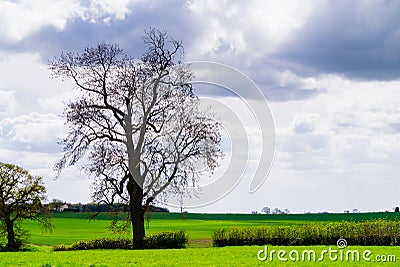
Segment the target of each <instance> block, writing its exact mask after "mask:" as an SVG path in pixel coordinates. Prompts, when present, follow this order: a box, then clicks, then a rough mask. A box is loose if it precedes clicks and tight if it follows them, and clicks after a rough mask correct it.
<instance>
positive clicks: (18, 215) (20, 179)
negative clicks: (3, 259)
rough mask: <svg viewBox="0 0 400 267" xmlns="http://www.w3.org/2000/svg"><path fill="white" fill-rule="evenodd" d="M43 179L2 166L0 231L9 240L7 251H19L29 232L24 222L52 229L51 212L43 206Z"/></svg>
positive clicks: (0, 175) (44, 190)
mask: <svg viewBox="0 0 400 267" xmlns="http://www.w3.org/2000/svg"><path fill="white" fill-rule="evenodd" d="M45 194H46V189H45V187H44V185H43V181H42V177H39V176H33V175H31V174H29V173H28V171H27V170H24V169H22V168H21V167H18V166H15V165H13V164H6V163H1V162H0V221H1V224H0V230H1V233H2V234H3V235H4V236H5V235H6V236H7V248H11V249H15V248H17V249H18V248H19V247H20V246H21V244H22V241H23V240H22V239H23V235H24V233H26V231H24V230H22V228H21V222H22V221H23V220H26V219H29V220H35V221H38V222H39V223H41V224H42V225H43V226H44V227H45V228H46V229H51V228H52V226H51V223H50V221H49V217H48V210H47V209H46V207H45V206H44V205H43V204H42V201H43V200H45V199H46V196H45Z"/></svg>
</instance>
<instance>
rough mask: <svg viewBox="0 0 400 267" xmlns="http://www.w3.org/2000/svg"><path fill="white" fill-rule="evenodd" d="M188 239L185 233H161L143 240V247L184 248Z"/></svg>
mask: <svg viewBox="0 0 400 267" xmlns="http://www.w3.org/2000/svg"><path fill="white" fill-rule="evenodd" d="M188 240H189V238H188V237H187V236H186V233H185V231H178V232H162V233H157V234H154V235H151V236H149V237H146V238H145V240H144V241H145V247H146V248H148V249H158V248H160V249H164V248H184V247H185V246H186V244H187V243H188Z"/></svg>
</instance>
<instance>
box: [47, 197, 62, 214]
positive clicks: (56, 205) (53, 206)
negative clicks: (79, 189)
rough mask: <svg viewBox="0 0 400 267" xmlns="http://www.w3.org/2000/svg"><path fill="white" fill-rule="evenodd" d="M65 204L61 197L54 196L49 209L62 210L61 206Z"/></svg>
mask: <svg viewBox="0 0 400 267" xmlns="http://www.w3.org/2000/svg"><path fill="white" fill-rule="evenodd" d="M64 204H65V201H62V200H61V199H56V198H54V199H53V200H52V201H51V202H50V203H49V209H50V210H55V211H60V209H61V207H62V206H63V205H64Z"/></svg>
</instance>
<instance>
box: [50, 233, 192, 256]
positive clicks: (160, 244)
mask: <svg viewBox="0 0 400 267" xmlns="http://www.w3.org/2000/svg"><path fill="white" fill-rule="evenodd" d="M187 243H188V237H187V236H186V233H185V232H184V231H179V232H162V233H157V234H155V235H151V236H148V237H146V238H145V240H144V248H146V249H168V248H184V247H185V246H186V244H187ZM89 249H133V243H132V240H131V239H128V238H116V239H115V238H100V239H94V240H82V241H78V242H75V243H73V244H72V245H70V246H66V245H57V246H54V247H53V250H54V251H66V250H89Z"/></svg>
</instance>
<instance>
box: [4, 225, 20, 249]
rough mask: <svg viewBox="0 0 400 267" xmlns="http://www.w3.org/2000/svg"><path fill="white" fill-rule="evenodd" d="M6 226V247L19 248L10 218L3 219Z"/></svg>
mask: <svg viewBox="0 0 400 267" xmlns="http://www.w3.org/2000/svg"><path fill="white" fill-rule="evenodd" d="M5 224H6V227H7V248H19V246H18V244H17V243H16V242H15V233H14V223H13V222H12V221H11V220H10V219H6V220H5Z"/></svg>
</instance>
